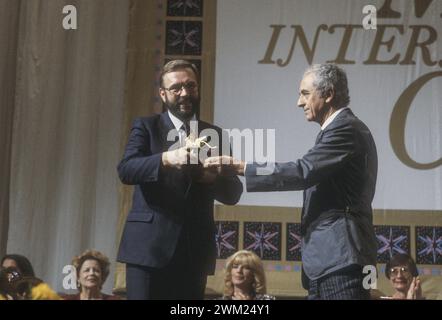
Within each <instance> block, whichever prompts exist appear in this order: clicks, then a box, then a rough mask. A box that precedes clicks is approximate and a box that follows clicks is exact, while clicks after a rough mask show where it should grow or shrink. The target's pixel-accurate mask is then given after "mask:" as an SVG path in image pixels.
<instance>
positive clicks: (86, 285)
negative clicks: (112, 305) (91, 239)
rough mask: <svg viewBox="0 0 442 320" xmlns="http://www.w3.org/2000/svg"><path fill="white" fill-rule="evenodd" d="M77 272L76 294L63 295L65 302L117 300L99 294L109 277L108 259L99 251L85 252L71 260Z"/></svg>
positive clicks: (116, 297) (101, 293)
mask: <svg viewBox="0 0 442 320" xmlns="http://www.w3.org/2000/svg"><path fill="white" fill-rule="evenodd" d="M72 264H73V265H74V267H75V269H76V271H77V287H78V290H79V293H78V294H70V295H64V296H63V297H62V298H63V299H65V300H119V299H120V298H119V297H118V296H114V295H107V294H105V293H103V292H101V288H102V287H103V284H104V282H105V281H106V279H107V276H108V275H109V266H110V262H109V259H108V258H107V257H106V256H105V255H104V254H102V253H101V252H99V251H96V250H86V251H85V252H83V253H82V254H81V255H79V256H77V257H75V258H74V259H73V260H72Z"/></svg>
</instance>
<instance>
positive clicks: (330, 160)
mask: <svg viewBox="0 0 442 320" xmlns="http://www.w3.org/2000/svg"><path fill="white" fill-rule="evenodd" d="M356 140H357V139H356V134H355V132H354V130H353V128H352V127H351V126H349V125H347V126H342V127H338V128H335V129H333V130H328V131H327V130H325V131H324V133H323V137H322V139H321V140H320V141H319V143H317V144H316V145H315V146H314V147H313V148H312V149H311V150H309V152H307V154H305V155H304V156H303V157H302V158H301V159H298V160H296V161H295V162H287V163H274V164H266V165H259V164H257V163H250V164H247V167H246V172H245V177H246V186H247V191H250V192H254V191H255V192H256V191H290V190H304V189H307V188H309V187H311V186H313V185H315V184H317V183H319V182H320V181H321V180H323V179H327V177H329V176H331V175H333V174H335V172H336V171H338V170H339V169H340V168H342V167H343V166H345V165H346V164H347V163H348V161H349V160H350V159H352V157H353V156H354V155H355V154H356V152H357V148H358V143H357V141H356ZM263 167H266V169H264V168H263ZM268 168H271V170H270V171H269V172H267V173H266V170H268ZM260 172H261V173H260Z"/></svg>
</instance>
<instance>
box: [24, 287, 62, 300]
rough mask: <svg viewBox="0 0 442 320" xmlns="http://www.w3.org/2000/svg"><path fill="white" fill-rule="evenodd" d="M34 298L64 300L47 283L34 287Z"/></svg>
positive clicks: (32, 293)
mask: <svg viewBox="0 0 442 320" xmlns="http://www.w3.org/2000/svg"><path fill="white" fill-rule="evenodd" d="M31 297H32V300H62V299H61V298H60V296H59V295H58V294H57V293H55V291H53V290H52V289H51V288H50V287H49V286H48V285H47V284H46V283H40V284H39V285H37V286H35V287H34V288H32V291H31Z"/></svg>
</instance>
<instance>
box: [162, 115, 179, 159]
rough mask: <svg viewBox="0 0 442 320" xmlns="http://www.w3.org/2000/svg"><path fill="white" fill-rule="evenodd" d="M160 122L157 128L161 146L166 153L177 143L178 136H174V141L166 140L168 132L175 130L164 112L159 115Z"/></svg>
mask: <svg viewBox="0 0 442 320" xmlns="http://www.w3.org/2000/svg"><path fill="white" fill-rule="evenodd" d="M160 119H161V120H160V122H159V126H160V128H159V129H160V133H161V134H160V136H161V139H162V141H161V145H162V146H163V151H167V150H169V148H170V147H171V146H172V145H174V144H175V143H176V142H177V141H179V136H178V134H177V135H176V136H175V139H174V140H172V141H168V140H167V136H168V134H169V132H171V130H176V129H175V126H174V125H173V123H172V120H170V118H169V115H168V114H167V111H166V112H163V113H162V114H161V117H160Z"/></svg>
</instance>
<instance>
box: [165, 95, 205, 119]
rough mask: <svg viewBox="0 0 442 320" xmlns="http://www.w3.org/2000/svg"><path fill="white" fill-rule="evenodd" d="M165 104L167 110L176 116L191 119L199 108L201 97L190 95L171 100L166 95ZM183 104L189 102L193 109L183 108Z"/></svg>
mask: <svg viewBox="0 0 442 320" xmlns="http://www.w3.org/2000/svg"><path fill="white" fill-rule="evenodd" d="M164 104H165V105H166V108H167V110H169V111H170V113H172V114H173V115H174V116H175V117H177V118H178V119H180V120H182V121H185V120H186V121H189V120H190V119H191V118H192V117H193V115H194V114H195V113H196V112H197V110H198V109H199V104H200V99H199V98H196V97H192V96H188V97H185V98H181V97H179V98H178V99H177V100H176V101H175V102H171V101H170V100H169V99H168V98H167V96H166V101H165V102H164ZM181 104H189V105H190V106H191V109H190V110H181V107H180V105H181Z"/></svg>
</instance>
